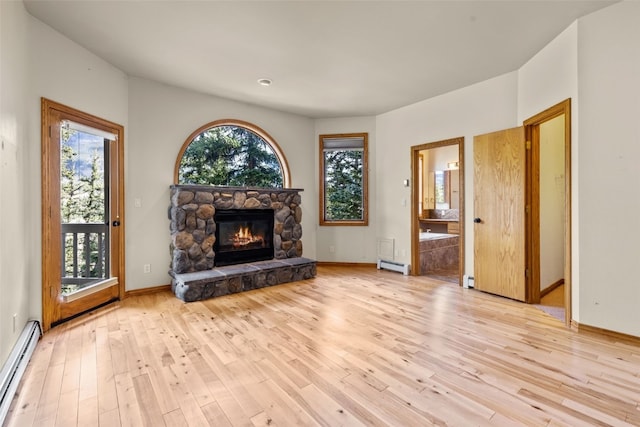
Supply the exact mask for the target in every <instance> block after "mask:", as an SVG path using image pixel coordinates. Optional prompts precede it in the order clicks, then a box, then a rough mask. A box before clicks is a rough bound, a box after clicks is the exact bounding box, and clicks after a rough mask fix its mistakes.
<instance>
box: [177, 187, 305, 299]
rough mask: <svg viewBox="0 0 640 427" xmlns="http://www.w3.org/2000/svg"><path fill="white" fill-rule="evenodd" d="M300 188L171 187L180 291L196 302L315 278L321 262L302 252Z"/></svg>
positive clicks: (182, 296) (178, 293)
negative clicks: (307, 256) (316, 262)
mask: <svg viewBox="0 0 640 427" xmlns="http://www.w3.org/2000/svg"><path fill="white" fill-rule="evenodd" d="M300 192H302V190H300V189H289V188H250V187H215V186H203V185H173V186H171V207H170V210H169V219H170V231H171V265H170V271H169V274H170V275H171V276H172V278H173V280H172V288H173V290H174V292H175V293H176V296H178V297H179V298H180V299H182V300H184V301H194V300H198V299H204V298H210V297H212V296H219V295H224V294H226V293H231V292H240V291H242V290H248V289H254V288H257V287H262V286H270V285H274V284H278V283H285V282H289V281H293V280H301V279H305V278H310V277H313V276H315V261H312V260H309V259H306V258H302V249H303V248H302V240H301V239H302V224H301V222H302V209H301V207H300V204H301V196H300ZM238 280H239V282H238Z"/></svg>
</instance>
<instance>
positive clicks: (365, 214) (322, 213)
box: [318, 132, 369, 226]
mask: <svg viewBox="0 0 640 427" xmlns="http://www.w3.org/2000/svg"><path fill="white" fill-rule="evenodd" d="M337 138H344V139H348V138H354V139H356V138H358V139H362V140H363V143H364V145H363V156H362V219H352V220H331V219H327V218H326V206H325V161H324V140H325V139H337ZM368 143H369V134H368V133H366V132H359V133H339V134H324V135H320V136H319V165H320V169H319V180H318V187H319V191H318V193H319V203H318V207H319V211H318V218H319V222H320V225H321V226H368V225H369V160H368V158H369V144H368Z"/></svg>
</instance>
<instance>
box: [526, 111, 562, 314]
mask: <svg viewBox="0 0 640 427" xmlns="http://www.w3.org/2000/svg"><path fill="white" fill-rule="evenodd" d="M524 126H525V134H526V137H527V141H530V142H531V149H530V150H529V151H530V155H529V159H528V169H529V173H528V174H527V175H528V177H527V179H528V181H529V182H528V183H527V184H528V188H529V191H528V192H527V197H528V200H527V204H528V205H529V206H530V207H531V216H530V222H531V223H530V224H529V227H528V230H529V235H528V236H527V242H528V243H527V256H528V258H529V259H528V260H527V263H528V265H530V266H531V283H530V286H529V295H528V296H529V301H531V302H533V303H536V304H538V306H539V308H541V309H542V310H544V311H545V312H547V313H549V314H551V315H553V316H555V317H557V318H559V319H561V320H564V322H565V323H566V324H567V325H569V324H570V322H571V180H570V177H571V100H570V99H567V100H565V101H563V102H561V103H559V104H556V105H554V106H553V107H551V108H549V109H547V110H545V111H543V112H541V113H540V114H537V115H536V116H534V117H531V118H530V119H527V120H526V121H525V122H524Z"/></svg>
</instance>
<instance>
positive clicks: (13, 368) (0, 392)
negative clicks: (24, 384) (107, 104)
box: [0, 320, 42, 425]
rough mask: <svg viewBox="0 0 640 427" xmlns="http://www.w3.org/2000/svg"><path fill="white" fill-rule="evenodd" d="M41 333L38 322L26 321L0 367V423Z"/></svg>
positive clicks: (1, 423)
mask: <svg viewBox="0 0 640 427" xmlns="http://www.w3.org/2000/svg"><path fill="white" fill-rule="evenodd" d="M41 335H42V329H41V328H40V322H38V321H36V320H30V321H29V322H27V325H26V326H25V327H24V329H23V330H22V334H20V338H18V342H16V345H15V346H14V347H13V351H11V354H10V355H9V359H8V360H7V362H6V363H5V364H4V366H3V367H2V371H1V372H0V381H1V382H0V425H3V423H4V419H5V417H6V416H7V412H9V407H10V406H11V401H12V400H13V396H14V395H15V393H16V390H17V389H18V384H20V379H21V378H22V374H24V371H25V369H27V364H28V363H29V359H30V358H31V355H32V354H33V351H34V350H35V349H36V345H37V344H38V340H39V339H40V336H41Z"/></svg>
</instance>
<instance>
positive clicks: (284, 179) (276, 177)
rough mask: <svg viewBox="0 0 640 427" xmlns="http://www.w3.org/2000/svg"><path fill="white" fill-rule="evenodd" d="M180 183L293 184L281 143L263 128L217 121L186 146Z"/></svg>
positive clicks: (177, 169) (178, 164)
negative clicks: (279, 144)
mask: <svg viewBox="0 0 640 427" xmlns="http://www.w3.org/2000/svg"><path fill="white" fill-rule="evenodd" d="M174 182H175V183H176V184H201V185H229V186H238V187H275V188H278V187H284V188H287V187H290V185H291V179H290V175H289V167H288V165H287V161H286V159H285V157H284V154H283V153H282V150H280V147H279V146H278V144H277V143H276V142H275V141H274V140H273V138H271V137H270V136H269V134H267V133H266V132H265V131H263V130H262V129H260V128H259V127H257V126H255V125H252V124H250V123H247V122H243V121H239V120H217V121H215V122H211V123H208V124H206V125H204V126H202V127H201V128H199V129H197V130H196V131H195V132H193V133H192V134H191V135H189V138H187V140H186V141H185V143H184V144H183V145H182V148H181V150H180V153H179V154H178V158H177V160H176V166H175V170H174Z"/></svg>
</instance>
